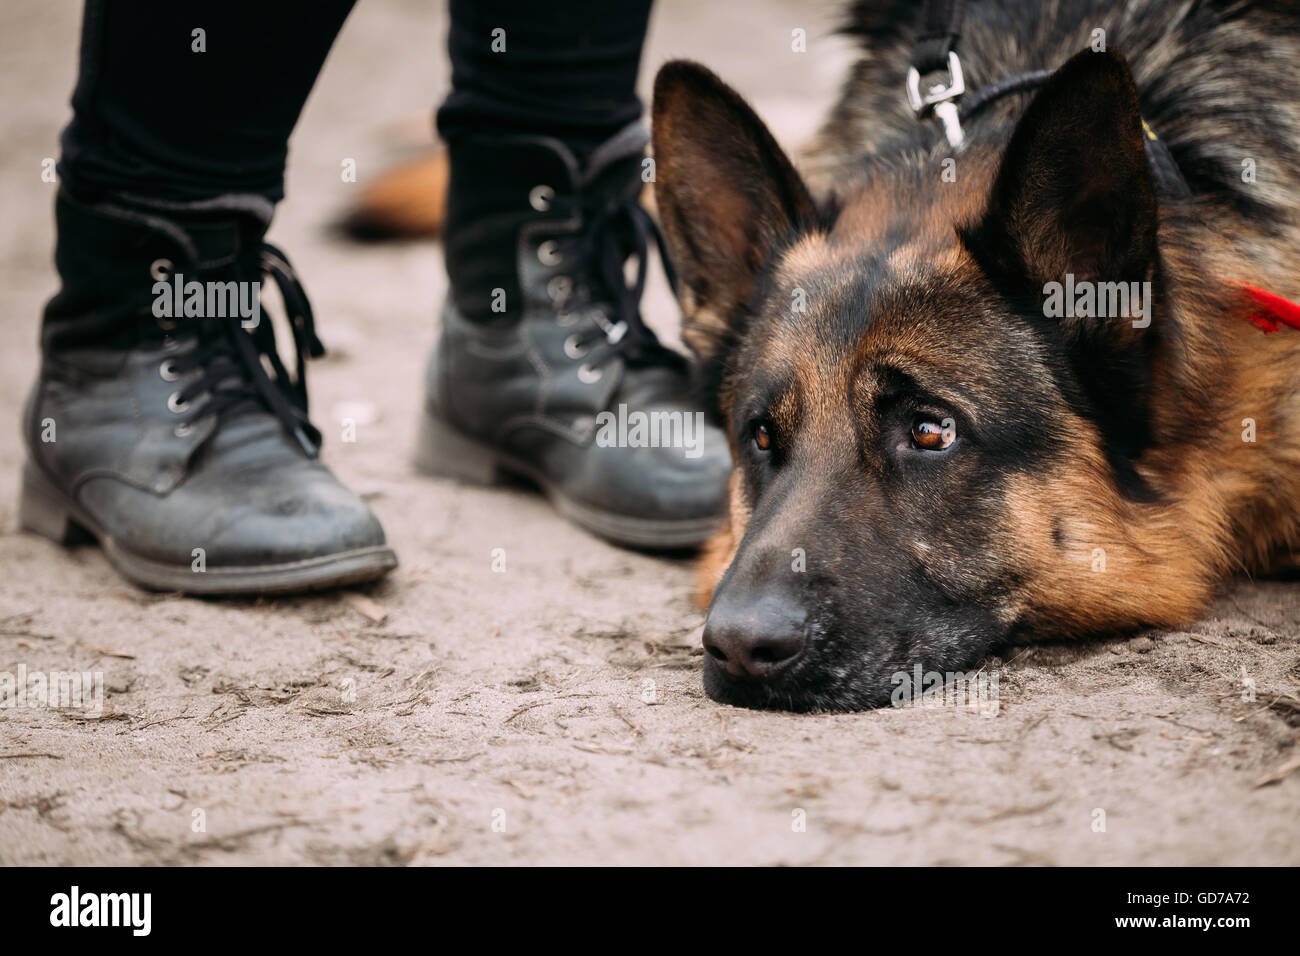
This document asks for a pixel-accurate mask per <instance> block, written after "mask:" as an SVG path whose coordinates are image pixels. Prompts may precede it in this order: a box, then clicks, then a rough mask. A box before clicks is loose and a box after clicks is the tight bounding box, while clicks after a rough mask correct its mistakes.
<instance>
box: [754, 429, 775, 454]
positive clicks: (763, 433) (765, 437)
mask: <svg viewBox="0 0 1300 956" xmlns="http://www.w3.org/2000/svg"><path fill="white" fill-rule="evenodd" d="M754 446H755V447H756V448H757V449H758V450H759V451H770V450H771V448H772V433H771V432H769V431H768V430H767V426H766V425H759V426H758V427H757V428H755V429H754Z"/></svg>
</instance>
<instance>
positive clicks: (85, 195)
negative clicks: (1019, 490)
mask: <svg viewBox="0 0 1300 956" xmlns="http://www.w3.org/2000/svg"><path fill="white" fill-rule="evenodd" d="M351 6H352V3H351V2H349V0H323V2H321V3H318V4H314V5H313V6H312V9H311V11H310V13H309V14H308V15H306V16H304V15H303V14H302V12H301V11H299V10H297V9H296V8H295V9H294V10H281V9H279V8H278V7H277V6H276V5H274V4H272V5H269V6H267V5H264V4H261V5H254V4H252V3H251V2H247V0H231V2H229V3H225V4H221V5H216V4H213V5H211V7H210V8H207V9H204V10H202V11H200V12H197V13H196V12H195V11H194V10H193V8H190V7H185V6H184V5H179V6H178V5H176V4H167V3H163V2H153V0H150V2H133V3H129V4H128V3H116V4H114V3H107V2H103V0H87V5H86V12H85V22H84V29H83V37H82V53H81V71H80V77H79V79H78V83H77V88H76V91H75V93H74V96H73V106H74V114H75V116H74V119H73V121H72V123H71V124H70V125H69V126H68V128H67V129H66V130H65V131H64V134H63V137H62V143H61V145H62V158H61V162H60V167H59V169H60V175H61V179H62V183H63V188H62V189H61V191H60V195H59V199H58V202H57V210H56V218H57V224H58V246H57V249H56V265H57V268H58V270H59V273H60V278H61V280H62V288H61V290H60V292H59V293H58V294H57V295H56V296H55V297H54V299H53V300H52V301H51V302H50V304H49V306H48V307H47V309H46V314H45V317H44V321H43V324H42V356H43V360H42V370H41V376H40V378H39V380H38V382H37V385H36V387H35V388H34V389H33V392H32V395H31V398H30V399H29V401H28V404H27V407H26V409H25V434H26V437H27V442H28V447H29V461H28V464H27V466H26V468H25V471H24V482H23V500H22V503H21V508H20V514H21V519H22V521H23V523H24V524H25V525H26V526H27V527H28V528H30V529H32V530H35V531H38V532H41V533H44V534H46V535H48V536H50V537H53V538H56V539H58V540H62V541H68V540H71V539H72V538H73V537H74V536H76V535H78V534H80V533H81V532H86V531H88V532H90V533H91V534H92V535H93V536H94V537H96V538H97V539H98V540H99V541H100V543H101V544H102V545H103V546H104V547H105V549H106V551H107V552H108V554H109V557H110V559H111V560H113V562H114V564H115V565H116V566H117V567H118V568H119V570H122V571H123V572H124V573H125V574H127V575H128V576H129V577H132V578H133V579H135V580H137V581H139V582H141V583H143V584H146V585H149V586H154V587H161V588H168V589H177V590H186V591H196V592H210V593H269V592H273V591H281V590H296V589H302V588H316V587H325V586H332V585H336V584H342V583H347V582H351V581H359V580H367V579H372V578H374V577H377V576H379V575H381V574H383V573H385V572H386V571H387V570H389V569H391V567H393V566H394V565H395V563H396V559H395V556H394V555H393V554H392V552H391V550H390V549H389V548H388V546H387V544H386V541H385V538H384V534H383V531H382V529H381V528H380V527H379V524H378V522H377V520H376V519H375V518H374V516H373V515H372V514H371V513H370V511H369V509H368V508H367V507H366V506H365V505H364V504H363V503H362V502H361V501H360V500H359V499H357V498H356V497H355V496H354V495H352V494H351V493H350V492H349V491H347V490H346V489H345V488H343V487H342V486H341V485H340V484H339V483H338V482H337V480H336V479H334V477H333V475H332V474H331V473H330V472H329V470H328V469H327V468H325V466H324V465H323V464H322V463H321V462H320V460H319V457H318V452H319V447H320V441H321V436H320V432H319V431H317V430H316V429H315V428H314V427H313V426H312V424H311V422H310V419H309V417H308V414H307V394H306V385H305V380H304V360H305V359H306V358H308V357H311V356H314V355H317V354H320V352H321V351H322V346H321V344H320V342H319V340H318V339H317V338H316V335H315V326H314V319H313V316H312V310H311V307H310V305H309V304H308V302H307V298H306V295H305V292H304V291H303V289H302V287H301V285H300V284H299V282H298V280H297V277H296V275H295V274H294V272H293V270H292V268H291V267H290V266H289V265H288V261H287V259H286V257H285V256H284V254H283V253H282V252H281V251H280V250H278V249H275V248H274V247H272V246H270V245H268V244H266V243H265V242H264V241H263V236H264V234H265V232H266V229H267V227H268V225H269V223H270V220H271V216H272V214H273V211H274V208H275V205H276V203H278V202H279V201H280V200H281V199H282V198H283V195H284V186H283V176H284V167H285V160H286V155H287V144H288V140H289V136H290V133H291V132H292V129H293V126H294V124H295V123H296V121H297V118H298V116H299V114H300V112H301V110H302V106H303V104H304V102H305V100H306V97H307V95H308V93H309V92H310V90H311V87H312V84H313V83H314V81H315V78H316V75H317V73H318V72H319V70H320V68H321V65H322V64H323V62H324V60H325V57H326V56H327V54H328V52H329V49H330V46H331V44H332V42H333V40H334V37H335V36H336V34H337V33H338V31H339V29H340V28H341V27H342V24H343V22H344V20H345V19H346V18H347V16H348V13H349V12H350V9H351ZM649 6H650V4H649V2H648V0H635V2H630V3H626V4H618V5H615V7H614V8H608V7H607V6H606V5H600V4H594V3H572V2H569V3H558V4H552V5H549V6H542V7H538V6H535V5H531V6H530V5H525V4H516V3H505V2H495V0H488V2H484V0H453V2H452V3H451V14H452V16H451V21H452V25H451V30H450V38H449V45H450V52H451V60H452V68H453V78H452V79H453V90H452V92H451V94H450V95H449V96H448V98H447V99H446V101H445V102H444V104H443V105H442V107H441V109H440V110H439V112H438V128H439V132H440V133H441V135H442V136H443V138H444V139H445V140H446V142H447V144H448V151H449V155H450V158H451V185H450V191H449V198H448V214H447V216H448V218H447V224H446V231H445V241H446V256H447V266H448V273H449V277H450V279H451V292H450V295H449V296H448V301H447V303H446V305H445V307H444V310H443V316H442V330H441V334H440V338H439V341H438V345H437V347H436V348H435V352H434V354H433V356H432V357H431V359H430V363H429V371H428V375H427V378H426V383H425V390H426V402H425V409H424V414H423V417H422V421H421V423H420V429H419V436H420V437H419V447H418V449H417V460H418V461H419V463H420V464H421V466H422V467H423V468H424V469H425V470H427V471H430V472H433V473H437V474H444V475H453V476H456V477H459V478H463V479H474V480H479V481H488V480H491V479H492V478H493V477H494V476H495V475H496V474H497V472H498V471H500V470H509V471H514V472H522V473H523V474H525V475H527V476H529V477H532V478H533V479H534V480H536V482H537V483H538V484H539V485H540V486H541V487H542V488H543V490H545V491H546V492H547V493H548V494H549V495H550V497H551V498H552V500H553V501H554V502H555V503H556V505H557V507H559V508H560V510H561V511H562V512H563V513H564V514H566V515H567V516H569V517H570V518H572V519H573V520H575V521H577V522H579V523H580V524H582V525H584V526H585V527H588V528H589V529H591V530H593V531H595V532H596V533H599V534H602V535H603V536H605V537H607V538H610V539H612V540H615V541H619V542H621V543H625V544H632V545H640V546H651V547H655V546H662V547H679V546H684V545H691V544H695V543H698V542H699V541H701V540H702V539H703V538H704V537H705V536H706V535H707V534H708V532H709V530H710V528H711V527H712V525H713V523H714V521H715V519H716V517H717V516H718V514H719V512H720V510H721V507H722V498H723V484H724V482H725V475H726V472H727V452H726V447H725V442H724V441H723V439H722V438H721V435H720V434H718V433H717V432H716V431H713V430H710V432H709V434H708V435H704V436H697V441H696V443H695V446H694V447H692V448H686V449H683V448H651V447H639V448H628V447H605V446H604V445H603V444H601V443H598V442H595V441H594V440H593V439H594V427H593V426H594V423H595V421H596V420H597V418H598V417H599V416H600V415H601V413H602V412H614V411H615V410H617V409H619V408H620V406H627V408H630V409H633V410H641V411H646V412H655V411H659V412H665V413H669V414H673V413H676V414H678V415H679V416H683V415H695V414H696V412H697V409H696V408H695V406H694V404H693V403H692V402H691V401H690V399H689V397H688V389H687V387H686V379H685V370H684V367H683V366H682V363H681V362H680V360H679V359H678V358H677V356H676V355H675V354H674V353H672V352H670V351H669V350H667V349H664V348H663V347H662V346H661V345H660V344H659V343H658V342H657V340H656V339H655V338H654V336H653V334H651V333H650V332H649V331H648V330H647V328H646V327H645V325H644V324H643V323H642V321H641V317H640V312H639V298H640V292H641V287H642V285H643V282H644V265H645V261H646V258H647V256H648V255H649V254H650V252H651V250H652V247H653V245H654V240H655V238H656V236H657V232H656V230H655V229H654V226H653V223H651V222H650V221H649V218H648V216H647V215H646V213H645V212H644V210H642V209H641V207H640V206H639V204H638V203H637V196H638V194H639V192H640V190H641V187H642V185H643V180H642V177H641V170H642V158H643V156H644V149H645V134H644V131H643V130H641V129H640V127H639V124H638V123H637V120H638V118H639V116H640V113H641V104H640V102H639V100H638V98H637V96H636V93H635V80H636V73H637V68H638V63H639V58H640V51H641V45H642V41H643V39H644V35H645V29H646V23H647V19H648V15H649ZM633 258H635V259H636V260H637V261H638V265H639V268H640V271H639V273H638V274H637V278H636V279H635V280H633V281H630V280H629V279H628V278H627V272H626V271H625V266H626V265H627V263H628V260H630V259H633ZM264 280H270V281H275V282H276V283H277V284H278V285H279V286H280V288H281V291H282V292H283V293H284V301H285V305H286V309H287V310H288V312H289V315H288V319H289V322H290V326H289V328H290V331H291V333H292V337H293V342H294V345H295V348H296V350H297V353H298V362H297V368H296V370H291V369H286V368H285V367H284V365H283V364H282V363H281V361H280V359H279V358H278V356H277V353H276V348H275V339H274V333H273V332H272V331H271V323H270V321H269V320H268V319H267V318H266V317H265V316H261V315H260V312H258V311H257V310H253V311H252V312H251V313H250V311H249V310H248V309H244V310H242V311H240V312H239V313H238V314H232V311H233V309H232V308H231V307H230V306H232V303H235V302H237V301H238V302H243V303H245V304H247V299H248V296H247V295H244V293H245V292H246V290H248V289H250V288H251V289H253V290H254V292H253V296H254V298H255V297H256V295H257V292H256V290H257V289H259V288H260V285H259V283H260V282H261V281H264ZM196 282H197V283H198V286H197V289H198V293H197V295H193V294H192V293H191V288H192V287H191V285H190V283H196ZM173 284H174V288H173ZM205 290H206V291H205ZM239 295H244V298H243V299H239V298H238V296H239ZM223 296H227V297H226V298H223ZM295 371H296V374H294V372H295ZM706 439H707V440H706ZM683 452H685V453H683Z"/></svg>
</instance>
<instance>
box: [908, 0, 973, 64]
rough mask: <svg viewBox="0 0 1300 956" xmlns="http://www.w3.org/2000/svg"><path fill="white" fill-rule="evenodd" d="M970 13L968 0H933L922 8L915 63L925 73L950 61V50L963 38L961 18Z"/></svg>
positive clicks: (913, 61) (914, 54)
mask: <svg viewBox="0 0 1300 956" xmlns="http://www.w3.org/2000/svg"><path fill="white" fill-rule="evenodd" d="M965 15H966V0H929V2H927V3H926V4H925V5H924V7H923V8H922V10H921V32H920V34H919V35H918V36H917V40H916V50H915V51H913V53H912V66H914V67H916V71H917V72H918V73H920V74H921V75H922V76H924V75H925V74H926V73H932V72H934V71H935V70H942V69H944V68H946V67H947V65H948V54H949V53H951V52H952V51H953V50H955V49H956V48H957V41H958V39H960V38H961V21H962V19H963V18H964V17H965Z"/></svg>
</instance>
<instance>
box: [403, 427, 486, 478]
mask: <svg viewBox="0 0 1300 956" xmlns="http://www.w3.org/2000/svg"><path fill="white" fill-rule="evenodd" d="M415 467H416V468H418V469H419V470H420V471H422V472H424V473H425V474H426V475H435V476H437V477H441V478H455V479H457V480H458V481H464V482H467V483H469V484H474V485H491V484H495V483H496V482H497V481H499V480H500V475H501V471H500V467H499V459H498V456H497V454H496V452H494V451H492V449H490V448H486V447H484V446H483V445H480V444H479V443H478V442H476V441H474V440H473V439H472V438H466V437H465V436H464V435H462V434H461V433H460V432H458V431H457V430H456V429H455V428H453V427H452V426H451V425H449V424H447V423H446V422H444V421H442V420H441V419H439V418H435V417H434V416H433V415H431V414H429V412H428V410H427V409H426V410H425V411H424V412H422V413H421V415H420V430H419V434H418V435H417V436H416V440H415Z"/></svg>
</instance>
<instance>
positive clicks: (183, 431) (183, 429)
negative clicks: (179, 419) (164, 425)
mask: <svg viewBox="0 0 1300 956" xmlns="http://www.w3.org/2000/svg"><path fill="white" fill-rule="evenodd" d="M193 431H194V426H193V425H190V424H188V423H186V424H183V425H177V426H176V427H175V428H173V429H172V434H173V435H175V436H176V437H177V438H188V437H189V436H190V435H191V434H192V433H193Z"/></svg>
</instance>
